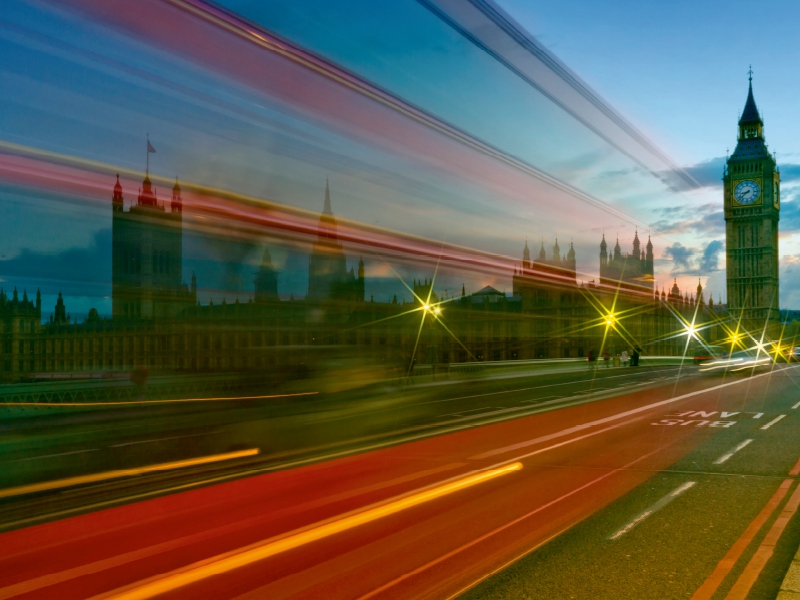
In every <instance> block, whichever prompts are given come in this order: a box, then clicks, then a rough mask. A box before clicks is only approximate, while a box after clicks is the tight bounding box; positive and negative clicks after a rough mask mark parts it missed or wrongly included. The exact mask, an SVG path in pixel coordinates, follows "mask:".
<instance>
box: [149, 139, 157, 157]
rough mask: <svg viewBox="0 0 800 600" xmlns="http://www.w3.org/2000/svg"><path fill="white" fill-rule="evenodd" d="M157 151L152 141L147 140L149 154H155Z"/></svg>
mask: <svg viewBox="0 0 800 600" xmlns="http://www.w3.org/2000/svg"><path fill="white" fill-rule="evenodd" d="M155 151H156V149H155V148H153V144H151V143H150V139H148V140H147V153H148V154H150V153H151V152H153V153H155Z"/></svg>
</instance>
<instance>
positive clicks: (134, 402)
mask: <svg viewBox="0 0 800 600" xmlns="http://www.w3.org/2000/svg"><path fill="white" fill-rule="evenodd" d="M318 393H319V392H297V393H295V394H271V395H268V396H231V397H225V398H222V397H220V398H175V399H169V400H130V401H124V400H123V401H121V402H0V406H56V407H61V408H69V407H72V406H134V405H137V406H138V405H142V404H179V403H182V402H235V401H236V400H268V399H271V398H292V397H296V396H314V395H316V394H318Z"/></svg>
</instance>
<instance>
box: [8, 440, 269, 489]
mask: <svg viewBox="0 0 800 600" xmlns="http://www.w3.org/2000/svg"><path fill="white" fill-rule="evenodd" d="M258 453H259V449H258V448H251V449H249V450H240V451H238V452H227V453H225V454H214V455H212V456H203V457H200V458H190V459H187V460H177V461H173V462H168V463H161V464H157V465H150V466H148V467H138V468H136V469H121V470H118V471H106V472H104V473H94V474H92V475H80V476H78V477H68V478H66V479H56V480H54V481H45V482H44V483H33V484H30V485H22V486H19V487H13V488H8V489H5V490H0V498H11V497H13V496H24V495H26V494H33V493H36V492H45V491H48V490H57V489H61V488H65V487H73V486H76V485H83V484H86V483H97V482H99V481H108V480H110V479H120V478H122V477H131V476H133V475H145V474H147V473H156V472H158V471H171V470H173V469H185V468H187V467H196V466H199V465H208V464H211V463H217V462H221V461H224V460H233V459H235V458H245V457H248V456H255V455H257V454H258Z"/></svg>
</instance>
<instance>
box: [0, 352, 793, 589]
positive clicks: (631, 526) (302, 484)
mask: <svg viewBox="0 0 800 600" xmlns="http://www.w3.org/2000/svg"><path fill="white" fill-rule="evenodd" d="M797 372H798V371H797V370H796V369H791V370H785V367H780V368H779V370H777V371H776V372H774V373H772V374H769V373H767V374H764V375H761V376H759V377H755V378H751V379H744V378H736V379H725V380H723V379H722V378H686V379H684V378H682V379H681V380H680V381H679V382H677V383H676V381H675V380H674V379H661V380H659V379H656V380H655V381H653V380H652V378H653V377H654V375H653V374H652V373H650V374H647V375H646V376H647V377H650V378H651V379H647V380H646V383H645V382H644V381H631V380H627V379H626V377H645V375H644V374H640V373H637V374H635V375H629V374H628V373H623V372H622V371H617V373H619V374H621V375H623V378H622V379H618V380H617V381H618V382H619V383H623V384H630V385H626V386H625V387H622V388H621V389H616V390H611V391H609V390H601V391H600V392H598V391H597V387H599V386H597V385H595V384H596V382H594V383H593V384H592V388H591V389H588V390H587V389H582V388H581V386H585V382H581V381H579V379H578V378H577V377H571V381H570V385H572V386H575V387H574V389H572V391H573V392H574V393H572V394H569V395H568V393H563V392H557V393H556V394H555V395H556V396H557V397H555V398H547V396H552V395H554V394H546V393H544V391H545V390H547V389H548V388H544V387H542V386H544V385H550V384H549V383H542V380H538V381H537V385H530V386H528V387H530V388H536V389H525V388H524V386H517V387H514V386H513V385H506V384H507V383H508V382H504V383H503V389H500V390H497V389H495V390H494V391H492V390H491V386H492V385H498V384H497V382H496V381H495V382H494V383H492V382H486V383H485V384H483V385H486V386H488V389H487V388H480V387H479V386H477V385H475V384H472V385H471V386H470V388H471V391H472V393H471V394H460V395H458V394H457V395H454V396H451V397H445V396H444V395H443V392H442V390H441V389H440V390H438V391H437V393H436V394H435V395H436V396H437V398H436V400H437V401H439V400H447V401H446V402H437V403H436V404H433V402H434V400H433V399H431V398H430V397H428V398H426V394H420V395H419V396H415V398H414V400H413V404H414V405H418V406H436V405H437V404H438V405H445V406H444V407H440V408H437V409H430V410H433V411H434V412H433V413H432V414H428V415H427V416H425V417H424V418H423V417H420V418H421V419H422V422H421V423H417V424H416V425H415V424H414V422H413V419H412V420H411V421H409V423H407V425H408V427H407V428H406V429H408V430H411V433H408V432H406V433H403V434H402V435H405V436H407V437H408V438H411V437H415V436H419V435H424V436H425V437H421V439H416V440H413V441H412V440H411V439H408V440H407V441H406V442H405V443H402V444H396V443H394V444H393V445H387V446H386V447H384V448H377V449H373V450H371V451H363V447H362V451H361V452H358V453H355V454H352V455H349V456H344V457H341V458H333V459H330V460H326V461H322V462H313V463H311V464H308V465H306V466H297V467H295V468H291V469H282V470H277V471H273V472H267V473H264V474H256V475H253V476H251V477H246V478H239V479H236V480H233V481H229V482H223V483H219V484H217V485H207V486H205V487H202V488H199V489H189V491H185V492H182V493H173V494H170V495H163V496H158V497H154V498H152V499H149V500H143V501H140V502H135V503H129V504H126V505H123V506H118V507H114V508H110V509H106V510H100V511H97V512H91V513H88V514H84V515H80V516H75V517H70V518H64V519H62V520H57V521H53V522H50V523H45V524H42V525H38V526H35V527H28V528H23V529H17V530H15V531H11V532H9V533H6V534H3V535H2V536H0V578H2V579H1V581H2V583H1V584H0V599H1V598H16V597H19V598H41V597H58V598H85V597H92V596H95V595H101V596H99V597H117V598H122V597H130V598H134V597H136V598H147V597H155V596H156V595H158V597H164V598H172V597H175V598H178V597H180V598H198V597H214V598H320V597H324V598H411V597H414V598H447V597H452V596H454V595H458V594H460V593H463V594H465V597H476V598H478V597H480V598H485V597H490V598H491V597H497V598H520V597H523V598H539V597H542V598H570V597H574V598H690V597H692V595H693V594H696V593H697V592H698V590H699V589H700V590H701V591H702V590H705V592H710V595H708V594H707V595H706V596H701V597H708V598H711V597H714V598H716V597H721V598H723V597H726V594H728V592H729V591H731V590H732V591H733V592H734V593H741V592H742V590H744V595H741V594H740V595H739V596H732V597H742V598H744V597H748V594H750V596H749V597H753V598H755V597H759V598H760V597H764V596H763V595H753V594H763V593H764V592H765V590H767V593H768V590H769V589H775V590H776V589H777V584H779V582H780V578H779V577H778V579H777V583H775V582H774V580H775V578H776V577H777V575H776V573H777V572H778V571H776V567H775V563H776V561H778V560H779V559H780V557H781V556H783V554H785V553H786V549H785V548H784V547H790V546H791V545H792V544H794V548H792V550H794V549H796V541H797V539H796V538H797V535H798V531H797V529H798V527H797V524H796V521H797V519H792V518H791V517H792V516H793V513H792V512H791V509H792V507H793V506H795V507H796V505H798V504H800V493H797V494H796V493H795V490H796V481H795V480H796V476H797V474H798V472H800V469H795V465H796V464H797V463H798V461H799V460H800V444H798V443H797V442H796V440H797V439H798V435H797V434H798V418H797V409H796V408H792V407H793V406H797V405H798V404H800V394H799V393H798V389H799V388H798V383H797V382H798V380H799V379H798V374H797ZM611 373H614V372H613V371H610V372H609V374H608V375H607V376H608V377H610V376H611ZM658 376H659V377H669V374H668V373H663V374H659V375H658ZM519 382H520V381H519V380H518V381H517V383H519ZM553 383H555V384H556V385H560V384H558V382H553ZM633 384H636V385H633ZM512 388H513V389H512ZM578 388H581V389H578ZM449 389H455V388H449ZM500 392H503V393H500ZM482 394H486V395H482ZM598 394H600V395H603V394H605V395H607V396H609V397H607V398H606V399H600V395H598ZM465 395H468V396H472V397H471V398H464V397H463V396H465ZM457 398H460V399H457ZM478 398H481V400H478ZM501 398H502V401H501ZM512 398H513V399H512ZM530 400H534V402H529V401H530ZM470 402H474V403H476V404H477V405H478V406H471V405H470ZM548 403H549V404H548ZM448 404H449V405H451V406H448ZM523 404H530V405H531V406H530V408H528V407H527V406H525V407H523ZM452 406H456V409H455V410H452ZM372 408H373V409H374V410H375V411H376V412H377V414H378V415H382V414H383V412H386V411H389V412H392V410H394V411H395V412H399V411H398V409H397V408H396V407H395V408H394V409H390V408H387V407H380V406H373V407H372ZM350 409H352V407H350ZM473 409H477V410H473ZM331 410H332V411H334V412H335V411H337V410H345V411H346V410H348V408H346V407H345V408H343V407H337V408H332V409H331ZM418 410H421V409H419V408H415V409H414V410H413V411H411V413H410V414H414V415H417V414H418V413H417V411H418ZM425 410H426V411H427V410H429V409H427V408H426V409H425ZM445 411H449V412H445ZM467 411H472V413H477V416H476V415H474V414H472V413H467ZM723 413H724V414H723ZM309 414H312V415H316V416H318V414H319V413H318V411H312V412H311V413H309ZM525 415H527V416H525ZM782 415H783V416H782ZM328 416H334V415H328ZM337 416H338V415H337ZM511 417H516V418H511ZM384 418H385V417H381V418H378V420H377V422H378V423H383V422H384ZM414 418H417V417H414ZM362 419H363V416H362ZM435 419H439V420H440V421H441V423H443V425H441V426H438V429H436V428H434V429H424V430H422V431H424V434H420V433H419V432H420V430H419V429H416V430H415V429H414V428H415V427H427V426H428V425H431V421H432V420H435ZM491 421H496V422H494V423H490V422H491ZM478 423H481V424H482V425H481V426H479V427H476V426H474V425H476V424H478ZM404 424H406V423H404ZM458 428H461V429H460V430H457V431H452V432H450V433H445V432H446V431H448V430H452V429H458ZM431 431H434V432H436V433H438V434H439V435H434V436H431V435H430V433H431ZM397 439H398V438H394V439H393V441H394V442H396V441H397ZM385 440H386V441H387V444H390V442H391V441H392V439H390V438H389V437H385ZM746 440H751V441H750V442H748V443H747V444H746V445H745V444H744V442H745V441H746ZM356 446H358V444H356ZM726 456H727V458H724V457H726ZM723 458H724V460H722V459H723ZM259 468H260V467H259ZM253 470H257V468H254V469H253ZM790 471H791V472H792V475H789V472H790ZM795 471H797V472H795ZM156 487H157V486H156ZM87 489H89V490H92V489H96V488H94V487H92V486H89V487H88V488H87ZM34 496H36V497H41V498H50V499H52V493H51V492H48V493H45V494H43V495H39V494H34ZM771 499H772V503H770V502H771ZM765 507H766V508H765ZM759 515H762V517H763V518H762V519H761V520H759ZM764 515H766V516H764ZM761 521H763V523H762V522H761ZM754 522H755V523H756V525H759V526H758V527H756V526H755V525H753V523H754ZM779 530H780V531H779ZM748 532H750V533H752V535H750V533H748ZM748 535H750V537H749V538H748ZM739 549H741V552H739ZM737 552H738V555H737V554H736V553H737ZM731 553H733V554H731ZM769 553H772V554H773V558H772V560H767V559H769V558H770V557H769V556H768V554H769ZM726 554H727V559H726ZM789 558H790V557H789ZM751 559H752V560H751ZM762 563H763V564H762ZM787 564H788V561H787ZM509 565H510V566H509ZM720 565H722V567H721V566H720ZM759 565H762V567H761V568H759ZM778 570H779V569H778ZM492 573H496V574H495V575H494V576H491V577H488V576H490V575H491V574H492ZM780 576H781V577H782V573H780ZM707 581H711V584H705V587H703V586H704V582H707ZM770 585H772V586H773V587H772V588H770ZM711 588H713V589H711ZM744 588H747V589H744ZM737 590H738V592H737ZM705 592H704V593H705ZM714 594H716V595H714Z"/></svg>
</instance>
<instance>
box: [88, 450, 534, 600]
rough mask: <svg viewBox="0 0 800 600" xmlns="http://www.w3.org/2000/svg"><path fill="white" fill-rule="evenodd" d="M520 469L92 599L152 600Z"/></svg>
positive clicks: (494, 472)
mask: <svg viewBox="0 0 800 600" xmlns="http://www.w3.org/2000/svg"><path fill="white" fill-rule="evenodd" d="M520 469H522V463H519V462H515V463H512V464H510V465H505V466H503V467H500V468H497V469H489V470H487V471H481V472H480V473H475V474H474V475H469V476H467V477H463V478H461V479H457V480H455V481H451V482H449V483H446V484H444V485H440V486H438V487H435V488H432V489H429V490H425V491H422V492H418V493H416V494H412V495H410V496H406V497H405V498H400V499H399V500H395V501H393V502H389V503H388V504H384V505H381V506H376V507H374V508H370V509H367V510H364V511H362V512H358V513H356V514H351V515H349V516H346V517H342V518H339V519H336V520H333V521H330V522H327V523H322V524H318V525H313V526H311V527H310V528H309V529H305V530H300V531H297V532H296V533H289V534H288V535H286V536H285V537H282V538H280V539H277V540H275V539H273V540H271V541H270V540H267V541H264V542H258V543H256V544H253V545H251V546H247V547H245V548H241V549H239V550H234V551H233V552H226V553H225V554H220V555H218V556H216V557H213V558H210V559H206V560H203V561H200V562H198V563H195V564H194V565H189V566H188V567H185V568H183V569H178V570H176V571H173V572H172V573H171V574H166V575H159V576H157V577H156V578H154V579H153V580H149V581H145V582H142V583H134V584H132V585H130V586H126V587H124V588H119V589H117V590H113V591H111V592H108V593H105V594H101V595H99V596H95V600H99V599H100V598H108V599H114V600H144V599H146V598H153V597H154V596H158V595H161V594H166V593H167V592H171V591H174V590H177V589H179V588H182V587H184V586H187V585H191V584H193V583H197V582H199V581H202V580H203V579H207V578H208V577H212V576H214V575H220V574H222V573H227V572H228V571H232V570H234V569H238V568H241V567H245V566H247V565H250V564H252V563H254V562H257V561H260V560H264V559H266V558H269V557H271V556H275V555H276V554H280V553H282V552H286V551H288V550H292V549H294V548H298V547H300V546H303V545H305V544H309V543H311V542H315V541H317V540H320V539H323V538H326V537H328V536H331V535H335V534H337V533H340V532H342V531H346V530H348V529H352V528H353V527H358V526H359V525H364V524H366V523H370V522H371V521H375V520H377V519H381V518H383V517H387V516H389V515H393V514H395V513H397V512H400V511H403V510H406V509H408V508H412V507H414V506H418V505H420V504H423V503H425V502H430V501H431V500H435V499H437V498H441V497H442V496H446V495H448V494H452V493H454V492H458V491H460V490H463V489H465V488H468V487H471V486H473V485H477V484H479V483H483V482H485V481H489V480H491V479H495V478H496V477H500V476H502V475H506V474H508V473H513V472H514V471H519V470H520Z"/></svg>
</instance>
